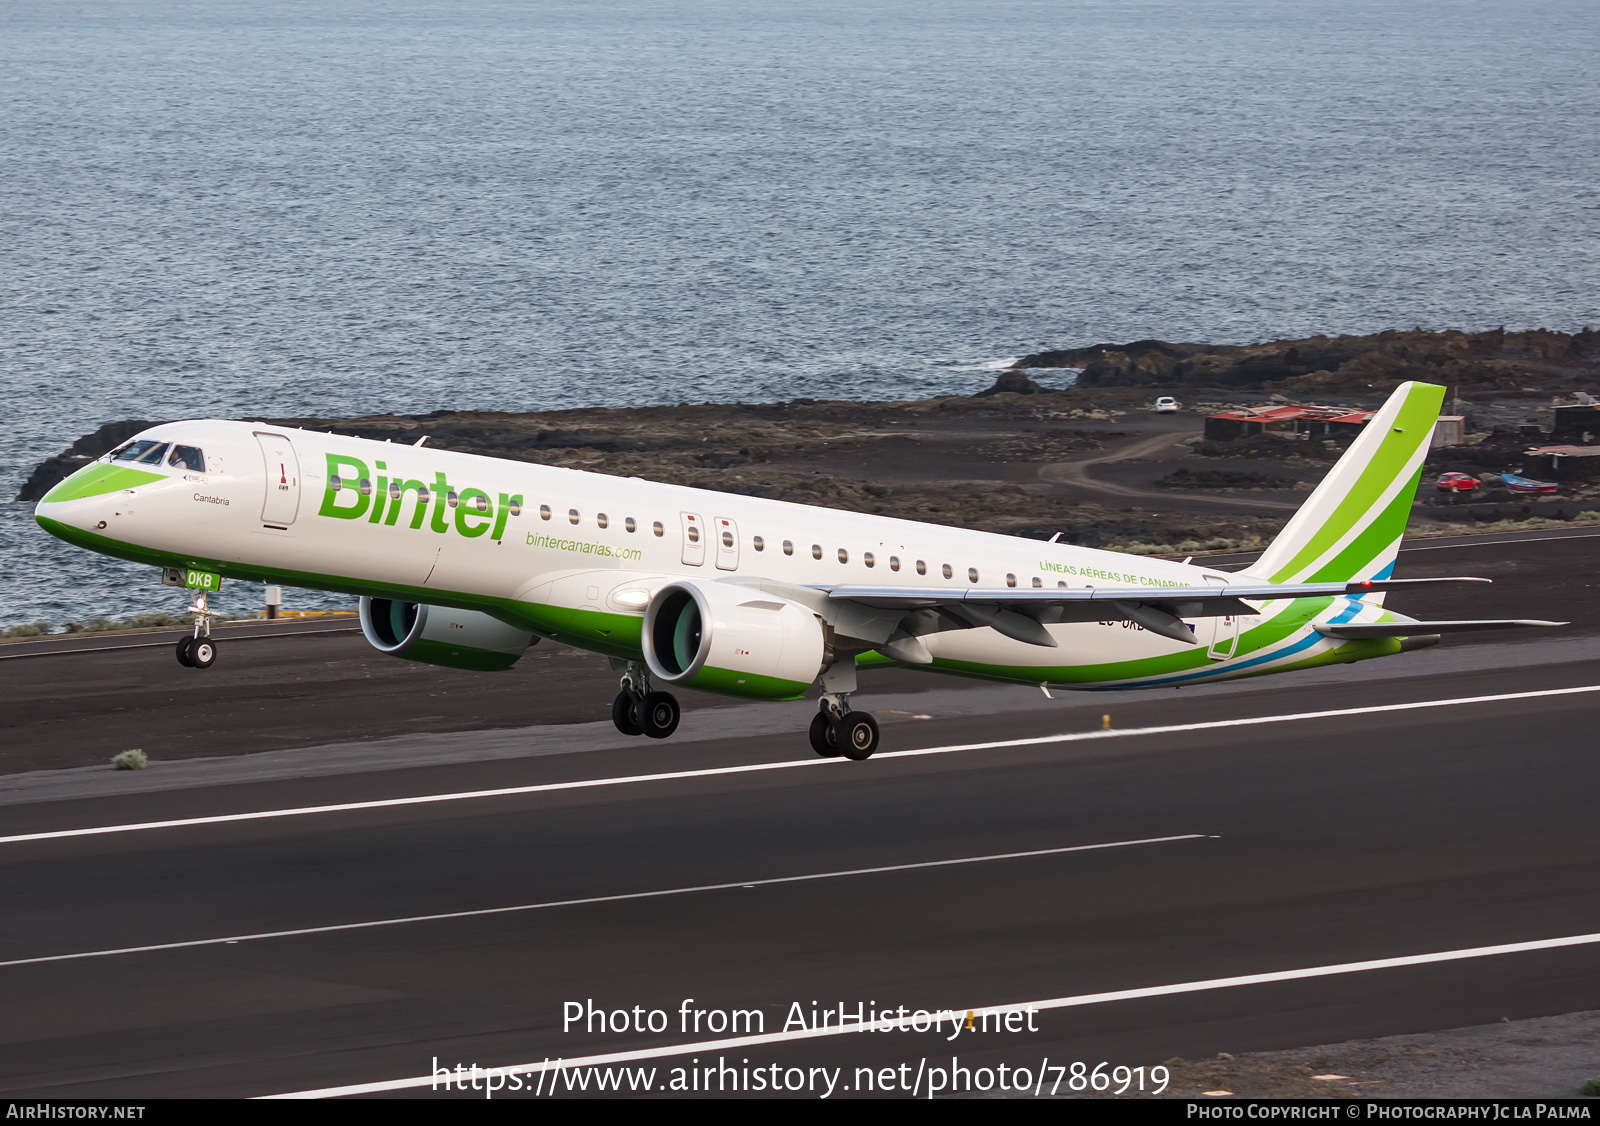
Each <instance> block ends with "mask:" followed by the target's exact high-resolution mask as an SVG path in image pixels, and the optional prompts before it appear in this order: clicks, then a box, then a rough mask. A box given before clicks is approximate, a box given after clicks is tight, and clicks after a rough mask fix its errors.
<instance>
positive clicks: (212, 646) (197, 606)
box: [177, 590, 222, 669]
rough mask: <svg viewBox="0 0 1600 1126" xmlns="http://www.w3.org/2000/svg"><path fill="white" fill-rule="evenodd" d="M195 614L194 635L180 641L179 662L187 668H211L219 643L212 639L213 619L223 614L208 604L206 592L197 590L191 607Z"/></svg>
mask: <svg viewBox="0 0 1600 1126" xmlns="http://www.w3.org/2000/svg"><path fill="white" fill-rule="evenodd" d="M189 612H190V613H191V614H193V615H194V636H192V637H185V638H183V639H182V640H181V641H179V642H178V648H177V656H178V664H180V665H182V666H183V667H184V668H186V669H209V668H210V667H211V666H212V665H213V664H215V663H216V660H217V643H216V642H215V641H213V640H212V639H211V619H212V618H220V617H222V615H221V614H219V613H217V612H216V611H215V610H212V609H211V608H210V607H209V606H208V605H207V604H206V592H205V591H203V590H201V591H196V592H195V596H194V603H193V604H192V605H191V606H190V607H189Z"/></svg>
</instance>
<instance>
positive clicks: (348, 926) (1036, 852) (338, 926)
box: [0, 833, 1206, 969]
mask: <svg viewBox="0 0 1600 1126" xmlns="http://www.w3.org/2000/svg"><path fill="white" fill-rule="evenodd" d="M1205 839H1206V834H1205V833H1182V834H1180V835H1178V836H1174V837H1145V838H1143V839H1141V840H1136V841H1108V842H1105V843H1103V844H1085V845H1064V846H1062V847H1060V848H1037V849H1032V850H1030V851H1028V852H997V853H992V854H990V855H988V856H962V857H957V858H956V859H954V860H921V861H917V862H916V863H912V864H884V865H881V866H879V867H876V868H847V869H845V870H843V871H839V872H809V873H806V874H805V875H802V876H773V877H771V878H769V879H765V880H734V881H732V882H730V883H725V884H699V885H697V886H695V887H682V888H663V889H660V890H657V891H633V892H624V893H622V894H619V895H592V896H588V897H586V898H583V899H553V900H550V901H548V902H545V903H519V904H517V905H515V906H513V907H482V908H479V909H477V910H473V911H445V912H441V913H440V914H436V915H407V916H404V917H402V918H398V919H370V920H368V921H366V922H360V923H335V924H331V925H329V926H322V927H298V928H296V929H294V930H281V931H260V932H258V933H256V934H235V935H229V936H228V937H227V938H196V939H190V940H188V941H186V942H158V943H153V944H151V945H149V946H123V947H119V948H117V949H114V950H85V951H82V952H80V953H76V954H46V955H42V956H40V957H37V958H13V959H12V960H11V961H9V962H0V969H3V968H5V967H6V966H37V965H39V964H40V963H42V962H73V961H77V960H79V959H82V958H109V957H111V956H113V955H116V954H148V953H151V952H153V951H157V950H185V949H189V948H191V947H195V946H224V945H233V944H235V943H240V942H257V941H260V940H261V939H265V938H293V937H296V936H298V935H307V934H335V933H337V932H339V931H359V930H370V929H372V928H374V927H398V926H404V925H405V924H407V923H435V922H442V921H444V920H446V919H476V918H481V917H483V916H485V915H512V914H516V913H518V912H521V911H545V910H549V909H551V908H555V907H583V906H588V905H592V904H596V903H624V902H626V901H628V900H630V899H659V898H661V897H663V896H669V895H693V894H695V893H696V892H705V891H727V890H729V889H731V888H741V889H743V888H758V887H770V886H772V885H774V884H800V883H808V882H810V881H813V880H837V879H842V878H844V877H846V876H877V875H881V874H883V873H885V872H912V871H916V870H917V869H920V868H954V867H958V866H960V865H963V864H988V863H991V862H993V861H996V860H1025V859H1027V858H1029V857H1035V856H1062V855H1065V854H1066V853H1069V852H1098V851H1100V850H1102V849H1108V848H1131V847H1132V846H1134V845H1149V844H1171V843H1172V842H1174V841H1199V840H1205Z"/></svg>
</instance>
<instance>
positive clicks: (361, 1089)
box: [260, 934, 1600, 1099]
mask: <svg viewBox="0 0 1600 1126" xmlns="http://www.w3.org/2000/svg"><path fill="white" fill-rule="evenodd" d="M1597 943H1600V934H1576V935H1568V936H1566V937H1564V938H1543V939H1536V940H1534V941H1532V942H1508V943H1503V944H1501V945H1499V946H1473V947H1468V948H1467V949H1464V950H1441V951H1437V952H1435V953H1432V954H1407V955H1404V956H1401V957H1398V958H1373V959H1371V960H1369V961H1364V962H1341V963H1338V964H1336V965H1330V966H1307V967H1305V968H1303V969H1297V970H1276V971H1273V972H1270V973H1260V974H1241V975H1239V976H1237V977H1218V978H1211V979H1210V980H1208V981H1184V982H1178V983H1177V984H1174V985H1153V986H1147V987H1145V988H1142V989H1118V990H1114V991H1112V992H1108V993H1082V994H1079V995H1077V996H1075V997H1050V998H1046V999H1044V1000H1039V1001H1018V1002H1014V1003H1011V1004H1005V1005H972V1006H967V1007H965V1008H962V1007H956V1008H954V1009H942V1010H940V1012H943V1013H945V1014H949V1013H951V1012H955V1013H966V1012H969V1011H970V1012H972V1013H973V1014H975V1015H976V1016H977V1017H979V1018H982V1017H984V1016H987V1015H989V1014H995V1013H998V1014H1002V1015H1003V1014H1005V1013H1020V1012H1028V1011H1029V1010H1033V1011H1035V1012H1043V1011H1046V1010H1050V1009H1073V1008H1078V1007H1080V1006H1084V1005H1105V1004H1110V1003H1113V1002H1117V1001H1136V1000H1142V999H1145V998H1150V997H1172V996H1176V995H1178V994H1182V993H1205V992H1210V991H1212V990H1217V989H1235V988H1238V987H1240V986H1245V985H1266V984H1270V983H1272V982H1282V981H1304V980H1306V979H1308V978H1316V977H1336V976H1339V975H1341V974H1355V973H1365V972H1368V971H1371V970H1392V969H1400V968H1403V967H1406V966H1426V965H1436V964H1438V963H1440V962H1460V961H1466V960H1468V959H1471V958H1491V957H1495V956H1496V955H1500V954H1526V953H1530V952H1533V951H1537V950H1558V949H1561V948H1563V947H1568V946H1590V945H1594V944H1597ZM898 1020H899V1018H895V1017H890V1018H886V1019H881V1020H875V1021H864V1022H862V1023H861V1024H859V1025H857V1024H853V1023H852V1024H849V1025H846V1026H845V1027H843V1028H840V1027H838V1026H837V1025H830V1026H828V1027H825V1028H805V1029H795V1030H793V1031H791V1032H768V1033H760V1034H756V1035H752V1036H732V1037H728V1038H726V1039H722V1040H701V1041H698V1042H696V1043H692V1044H671V1045H665V1046H662V1047H658V1048H640V1049H637V1050H634V1051H631V1052H606V1053H603V1054H599V1055H593V1056H578V1057H574V1058H572V1059H560V1060H556V1061H554V1062H552V1061H551V1060H549V1059H546V1060H544V1061H542V1062H540V1063H523V1064H511V1065H509V1066H506V1067H499V1068H495V1069H494V1070H496V1071H499V1072H501V1073H503V1074H506V1075H533V1074H537V1073H539V1072H543V1071H557V1070H565V1071H571V1070H573V1069H575V1068H584V1067H604V1066H606V1065H608V1064H620V1063H632V1062H634V1061H637V1060H649V1059H663V1058H668V1057H671V1056H685V1055H690V1054H699V1053H702V1052H717V1051H730V1050H732V1049H734V1048H750V1047H756V1046H759V1045H763V1044H782V1043H787V1042H791V1041H795V1040H817V1039H821V1038H822V1037H825V1036H853V1035H855V1034H857V1033H858V1032H887V1031H889V1030H890V1029H892V1028H894V1027H895V1026H896V1024H897V1022H898ZM433 1082H435V1076H433V1075H414V1076H410V1077H408V1078H406V1079H387V1080H380V1081H378V1082H375V1083H352V1084H349V1085H347V1086H343V1087H321V1088H317V1089H314V1090H308V1091H292V1092H287V1093H285V1094H279V1095H264V1096H260V1097H262V1098H269V1099H327V1098H337V1097H339V1096H341V1095H371V1094H377V1093H379V1092H382V1091H403V1090H415V1089H417V1088H420V1087H426V1086H428V1085H429V1084H431V1083H433Z"/></svg>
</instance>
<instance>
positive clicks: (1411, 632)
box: [1311, 618, 1571, 641]
mask: <svg viewBox="0 0 1600 1126" xmlns="http://www.w3.org/2000/svg"><path fill="white" fill-rule="evenodd" d="M1570 624H1571V623H1570V622H1542V621H1539V620H1538V619H1536V618H1499V619H1490V620H1487V621H1476V622H1473V621H1466V622H1378V623H1377V624H1375V625H1355V624H1350V623H1344V624H1339V625H1328V624H1327V623H1324V622H1317V623H1315V624H1314V625H1313V626H1312V627H1311V628H1312V629H1314V630H1316V631H1317V632H1318V633H1320V634H1322V635H1323V636H1324V637H1338V638H1342V639H1344V640H1346V641H1355V640H1357V639H1359V638H1363V637H1417V636H1421V635H1424V634H1438V633H1470V632H1472V631H1473V630H1480V629H1520V628H1522V627H1523V626H1545V627H1550V626H1564V625H1570Z"/></svg>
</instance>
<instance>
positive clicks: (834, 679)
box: [37, 383, 1560, 759]
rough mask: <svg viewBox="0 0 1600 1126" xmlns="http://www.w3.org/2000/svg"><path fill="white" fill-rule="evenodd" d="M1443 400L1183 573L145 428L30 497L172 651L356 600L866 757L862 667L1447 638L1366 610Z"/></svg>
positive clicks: (1375, 597)
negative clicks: (766, 705) (231, 591)
mask: <svg viewBox="0 0 1600 1126" xmlns="http://www.w3.org/2000/svg"><path fill="white" fill-rule="evenodd" d="M1443 398H1444V389H1443V388H1442V387H1436V386H1433V385H1431V384H1426V383H1406V384H1403V385H1402V386H1401V387H1399V388H1398V389H1397V390H1396V391H1395V392H1394V394H1393V396H1391V397H1390V399H1389V401H1388V403H1387V404H1385V406H1384V407H1383V409H1382V410H1381V411H1379V412H1378V414H1377V415H1376V417H1374V418H1373V420H1372V421H1371V422H1370V423H1369V424H1368V425H1367V427H1366V428H1365V430H1364V431H1363V432H1362V433H1361V435H1360V436H1359V437H1358V438H1357V439H1356V441H1355V442H1354V443H1353V444H1352V445H1351V447H1350V449H1349V450H1348V451H1347V452H1346V453H1345V455H1344V456H1343V457H1342V458H1341V459H1340V460H1339V462H1338V463H1337V464H1336V465H1335V466H1334V467H1333V470H1332V471H1331V472H1330V473H1329V474H1328V476H1327V477H1326V478H1325V479H1324V480H1323V481H1322V483H1321V485H1320V486H1318V488H1317V489H1316V491H1315V492H1313V493H1312V494H1311V496H1310V498H1309V499H1307V501H1306V503H1305V505H1304V506H1303V507H1302V508H1301V509H1300V510H1299V511H1298V512H1297V513H1296V514H1295V515H1294V517H1293V519H1291V520H1290V521H1289V523H1288V526H1287V527H1285V528H1284V530H1283V531H1282V533H1281V534H1279V536H1278V537H1277V538H1276V539H1275V540H1274V541H1273V542H1272V545H1271V546H1270V547H1269V548H1268V549H1267V551H1266V552H1265V554H1263V555H1262V556H1261V558H1260V560H1259V561H1257V562H1256V563H1254V564H1253V565H1251V566H1250V567H1249V568H1248V569H1247V570H1245V571H1243V572H1240V573H1236V574H1231V573H1225V572H1221V571H1216V570H1213V569H1211V568H1208V567H1205V566H1203V565H1192V566H1191V565H1189V564H1187V563H1174V562H1169V561H1166V560H1160V559H1151V558H1145V557H1138V556H1130V555H1122V554H1118V553H1115V552H1108V551H1095V550H1092V549H1089V548H1083V547H1074V546H1072V545H1071V544H1065V543H1055V542H1051V543H1041V542H1039V541H1037V540H1028V539H1019V538H1016V537H1012V536H1002V535H994V534H991V533H987V532H973V531H963V530H961V529H957V528H945V527H939V526H936V525H932V524H920V523H914V522H911V521H907V520H894V519H890V518H888V517H883V516H868V515H863V514H861V513H855V512H838V511H834V510H831V509H825V508H813V507H809V506H807V505H799V504H789V503H785V502H782V501H774V500H763V499H759V498H756V497H746V496H737V495H735V494H732V493H718V492H708V491H706V490H702V489H691V488H685V487H682V486H677V485H662V484H654V483H652V482H649V481H641V480H638V479H637V478H618V477H607V476H604V475H601V474H598V473H582V472H578V471H576V470H571V469H560V468H552V467H549V466H543V465H529V464H524V463H521V462H513V461H502V460H499V459H496V458H487V457H477V456H472V455H468V454H458V453H450V452H448V451H446V450H440V449H432V448H429V447H426V446H424V445H423V441H425V440H426V439H423V440H420V441H418V443H417V444H416V445H395V444H392V443H389V442H377V441H370V440H367V439H362V438H347V437H341V436H339V435H335V434H318V433H313V432H311V431H307V430H294V429H289V428H285V427H280V426H269V425H266V424H264V423H252V422H226V421H212V420H203V421H193V422H174V423H169V424H165V425H161V426H154V427H151V428H150V429H149V430H146V431H144V432H143V433H142V434H140V435H139V436H138V437H137V438H135V439H134V440H133V441H131V442H128V443H127V444H126V445H124V446H122V447H120V448H119V449H117V450H115V451H113V452H112V453H110V454H108V455H106V456H105V457H103V458H101V459H100V460H98V461H96V462H94V463H92V464H90V465H87V466H85V467H83V468H82V469H79V470H78V471H77V472H76V473H74V474H73V475H72V476H71V477H69V478H67V479H66V480H65V481H62V482H61V483H60V484H59V485H57V486H56V487H55V488H54V489H52V490H51V491H50V492H49V493H48V494H47V495H46V496H45V498H44V499H43V501H41V502H40V504H39V507H38V511H37V519H38V521H39V523H40V524H41V525H43V526H44V528H45V529H47V530H48V531H49V532H51V533H52V534H54V535H56V536H59V537H61V538H62V539H64V540H67V541H68V542H69V543H74V544H77V545H79V546H80V547H86V548H88V549H89V550H91V551H98V552H103V553H105V554H107V555H114V556H117V557H119V558H122V559H130V560H133V561H134V562H138V563H148V564H150V565H152V566H156V567H161V568H164V569H167V571H166V578H165V579H164V581H167V582H168V583H170V584H173V585H183V586H187V587H189V588H190V589H191V590H193V591H195V592H196V598H195V605H194V606H193V607H192V608H193V609H194V610H195V611H197V617H196V625H195V632H194V636H192V637H188V638H185V639H184V640H183V641H182V642H181V643H180V644H179V646H178V660H179V661H180V662H182V663H183V664H185V665H189V666H191V667H198V668H204V667H206V666H208V665H210V664H211V662H212V661H213V660H214V659H215V656H216V647H215V643H214V642H213V641H212V640H211V637H210V617H209V614H210V611H208V610H207V608H206V597H205V594H206V591H208V590H214V589H216V587H217V586H218V585H219V584H220V583H221V581H222V579H223V578H231V579H244V580H250V581H256V582H268V583H283V584H288V585H292V586H299V587H311V588H315V589H319V590H329V591H342V592H345V593H348V594H354V595H359V596H360V599H361V628H362V630H363V631H364V632H365V634H366V636H367V639H368V640H369V641H370V642H371V643H372V644H373V645H374V646H376V647H377V648H378V649H379V650H381V651H382V652H384V653H388V654H391V655H393V656H396V657H401V658H405V659H407V660H413V661H424V662H427V663H430V664H436V665H447V666H450V667H453V668H467V669H480V670H485V671H490V670H499V669H507V668H510V667H511V666H512V665H513V664H515V663H516V661H517V660H518V658H520V657H521V655H522V654H523V652H524V651H525V650H526V649H527V648H528V647H529V646H530V645H532V644H534V643H535V642H536V641H537V640H538V639H539V638H541V637H547V638H551V639H554V640H559V641H562V642H565V643H566V644H569V645H575V646H577V647H579V648H582V649H588V650H591V651H593V652H595V653H603V654H605V655H606V656H608V657H610V658H611V659H612V663H613V667H614V668H616V669H617V671H618V672H620V673H621V681H622V690H621V692H620V693H619V694H618V696H617V697H616V700H615V702H614V704H613V707H612V718H613V720H614V721H615V723H616V725H617V728H618V729H619V730H621V731H623V732H625V733H627V734H630V735H638V734H644V735H650V736H654V737H656V738H664V737H665V736H667V735H670V734H671V733H672V732H673V730H674V729H675V728H676V727H677V725H678V703H677V701H676V700H675V699H674V698H673V697H672V695H671V694H670V693H668V692H666V691H664V690H663V688H664V687H665V686H677V685H683V686H686V687H690V688H698V689H702V690H705V691H709V692H720V693H724V694H726V695H731V696H743V697H753V698H758V699H766V700H788V699H794V698H795V697H798V696H800V695H801V694H802V693H803V692H804V691H805V690H806V689H807V687H809V686H810V685H811V684H813V683H816V682H818V681H819V680H820V684H821V689H822V697H821V702H820V707H819V710H818V713H817V716H816V718H815V719H813V720H812V722H811V743H812V746H813V747H815V748H816V751H817V753H818V754H821V755H841V754H842V755H845V756H848V757H850V758H858V759H859V758H866V757H867V756H868V755H870V754H872V752H873V751H874V750H875V749H876V748H877V746H878V726H877V723H876V722H875V721H874V720H873V718H872V717H871V716H870V715H868V714H866V713H865V712H859V711H854V710H852V709H851V707H850V695H851V694H852V693H853V692H855V690H856V670H857V668H858V667H866V666H871V665H888V664H894V665H901V666H906V667H911V668H925V669H932V670H934V671H936V672H945V673H954V674H958V675H962V676H973V677H983V678H986V679H990V680H1001V681H1013V682H1016V683H1021V684H1029V685H1040V686H1057V687H1062V688H1098V689H1107V688H1146V687H1152V686H1159V685H1172V686H1180V685H1187V684H1199V683H1203V682H1207V681H1213V680H1226V679H1230V678H1233V677H1243V676H1259V675H1262V674H1263V673H1275V672H1287V671H1289V670H1291V669H1304V668H1311V667H1313V666H1316V665H1326V664H1331V663H1336V662H1343V661H1359V660H1365V659H1367V658H1369V657H1383V656H1388V655H1390V654H1393V653H1399V652H1402V651H1404V650H1407V649H1411V648H1417V647H1420V646H1422V645H1426V644H1431V643H1433V642H1434V641H1437V640H1438V635H1439V634H1442V633H1446V632H1452V631H1457V630H1468V629H1493V628H1498V627H1506V626H1517V625H1556V624H1560V623H1554V622H1532V621H1449V622H1418V621H1413V620H1411V619H1409V618H1405V617H1402V616H1401V615H1399V614H1396V613H1394V612H1393V611H1391V610H1388V609H1385V607H1384V605H1383V599H1384V592H1385V591H1387V590H1390V589H1392V588H1394V587H1397V586H1401V585H1405V584H1408V583H1423V582H1451V581H1454V582H1471V581H1487V580H1470V579H1454V580H1451V579H1396V578H1392V577H1391V575H1392V573H1393V571H1394V564H1395V558H1396V555H1397V553H1398V551H1399V546H1400V537H1401V533H1402V532H1403V531H1404V530H1405V526H1406V519H1407V517H1408V516H1409V515H1410V512H1411V502H1412V498H1413V496H1414V495H1415V493H1416V488H1417V482H1418V479H1419V477H1420V475H1421V472H1422V461H1423V458H1424V456H1425V455H1426V454H1427V452H1428V447H1429V442H1430V438H1431V435H1432V433H1433V426H1434V422H1435V420H1436V419H1437V418H1438V414H1439V406H1440V404H1441V402H1442V401H1443Z"/></svg>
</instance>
